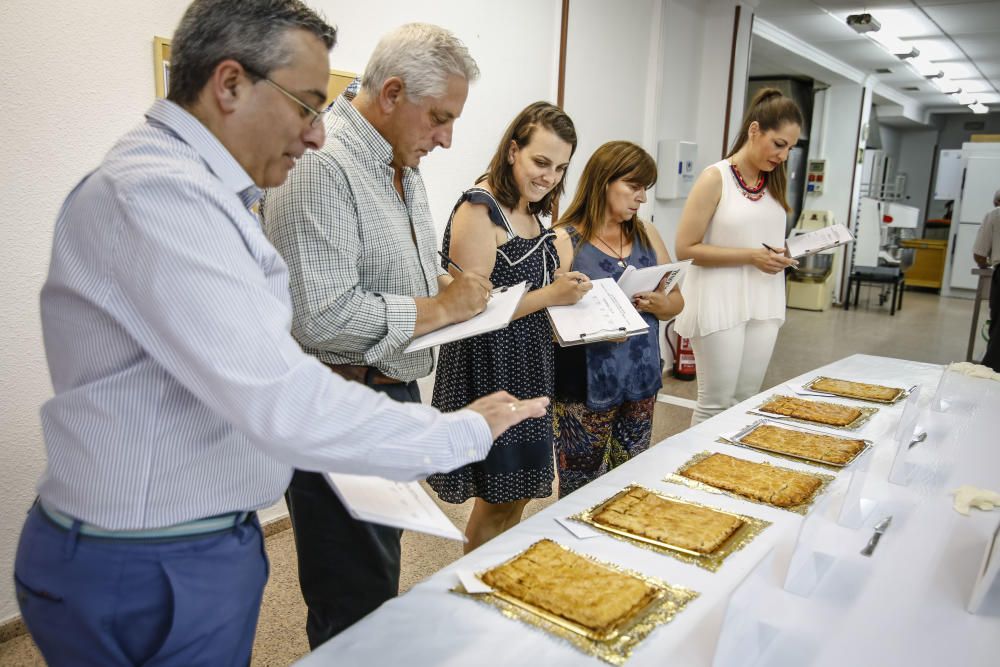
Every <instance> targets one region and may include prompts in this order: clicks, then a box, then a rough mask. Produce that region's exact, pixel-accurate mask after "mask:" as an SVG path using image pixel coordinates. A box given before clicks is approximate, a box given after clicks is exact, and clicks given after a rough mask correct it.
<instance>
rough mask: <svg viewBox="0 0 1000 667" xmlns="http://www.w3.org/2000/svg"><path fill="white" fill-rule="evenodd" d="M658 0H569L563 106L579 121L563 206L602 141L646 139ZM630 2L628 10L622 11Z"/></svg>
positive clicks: (561, 205)
mask: <svg viewBox="0 0 1000 667" xmlns="http://www.w3.org/2000/svg"><path fill="white" fill-rule="evenodd" d="M657 4H658V3H657V1H656V0H631V1H630V2H628V3H627V4H625V3H622V4H616V3H608V2H606V1H605V0H573V1H572V2H570V7H569V30H568V34H569V37H568V39H567V42H566V88H565V100H564V104H563V107H564V108H565V109H566V112H567V113H568V114H569V115H570V117H571V118H572V119H573V124H574V125H575V126H576V134H577V148H576V155H575V156H574V158H573V162H572V164H571V165H570V168H569V174H568V177H567V181H566V194H565V195H564V196H563V200H562V202H561V203H560V209H561V210H562V211H565V210H566V208H567V207H568V206H569V202H570V201H572V199H573V194H574V193H575V192H576V184H577V180H578V179H579V177H580V174H581V173H582V172H583V167H584V165H585V164H587V160H588V159H589V158H590V156H591V155H592V154H593V152H594V151H595V150H597V148H598V147H600V146H601V144H604V143H605V142H608V141H612V140H618V139H620V140H625V141H632V142H635V143H637V144H640V145H641V144H643V138H644V137H643V134H644V123H645V115H646V114H645V111H646V102H647V95H648V83H649V80H650V77H649V56H650V44H651V31H650V24H649V20H650V16H652V15H653V14H654V13H655V12H656V11H657V9H658V8H657V7H656V5H657ZM626 7H627V8H628V11H622V9H623V8H626ZM645 148H646V150H649V146H645ZM654 155H655V152H654Z"/></svg>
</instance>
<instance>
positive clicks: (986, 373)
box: [945, 361, 1000, 382]
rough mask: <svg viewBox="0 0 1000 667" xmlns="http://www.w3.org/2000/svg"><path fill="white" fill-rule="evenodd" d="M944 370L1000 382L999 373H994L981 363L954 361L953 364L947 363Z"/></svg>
mask: <svg viewBox="0 0 1000 667" xmlns="http://www.w3.org/2000/svg"><path fill="white" fill-rule="evenodd" d="M945 370H946V371H953V372H955V373H961V374H962V375H968V376H969V377H974V378H983V379H984V380H996V381H997V382H1000V373H996V372H994V371H993V369H991V368H989V367H988V366H983V365H982V364H973V363H970V362H968V361H956V362H955V363H953V364H948V368H947V369H945Z"/></svg>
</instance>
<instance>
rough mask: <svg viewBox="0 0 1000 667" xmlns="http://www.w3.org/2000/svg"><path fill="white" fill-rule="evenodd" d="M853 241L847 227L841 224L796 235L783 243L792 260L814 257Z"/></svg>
mask: <svg viewBox="0 0 1000 667" xmlns="http://www.w3.org/2000/svg"><path fill="white" fill-rule="evenodd" d="M853 240H854V237H853V236H851V232H850V231H848V229H847V227H845V226H844V225H841V224H836V225H830V226H829V227H823V228H821V229H817V230H816V231H812V232H806V233H805V234H796V235H794V236H792V237H791V238H789V239H788V240H787V241H785V249H786V250H787V251H788V256H789V257H792V258H794V259H798V258H799V257H805V256H807V255H815V254H816V253H818V252H823V251H824V250H830V249H831V248H836V247H838V246H842V245H847V244H848V243H850V242H851V241H853Z"/></svg>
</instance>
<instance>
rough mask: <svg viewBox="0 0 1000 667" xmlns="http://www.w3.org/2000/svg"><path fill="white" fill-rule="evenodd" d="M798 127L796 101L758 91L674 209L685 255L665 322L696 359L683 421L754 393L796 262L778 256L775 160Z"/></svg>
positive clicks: (779, 201) (781, 211)
mask: <svg viewBox="0 0 1000 667" xmlns="http://www.w3.org/2000/svg"><path fill="white" fill-rule="evenodd" d="M801 127H802V112H801V111H800V110H799V108H798V106H797V105H796V104H795V102H793V101H792V100H791V99H789V98H787V97H784V96H782V94H781V93H780V92H779V91H777V90H775V89H773V88H765V89H763V90H761V91H760V92H758V93H757V95H756V96H755V97H754V99H753V101H752V102H751V103H750V108H749V109H748V111H747V114H746V117H745V118H744V119H743V125H742V127H741V128H740V133H739V136H737V138H736V141H735V143H734V145H733V148H732V150H731V151H730V152H729V155H728V156H726V158H725V159H724V160H721V161H720V162H717V163H715V164H713V165H711V166H710V167H708V168H707V169H705V171H703V172H702V174H701V176H699V177H698V180H697V181H696V182H695V184H694V187H693V188H692V189H691V195H690V196H689V197H688V201H687V204H686V205H685V207H684V212H683V213H682V214H681V221H680V226H679V227H678V230H677V243H676V248H677V257H678V259H682V260H683V259H692V260H694V263H693V265H692V266H691V268H690V270H689V271H688V274H687V277H686V278H685V281H684V284H683V286H682V288H681V290H682V294H683V295H684V310H683V311H682V312H681V314H680V315H679V316H678V318H677V321H676V323H675V325H674V326H675V328H676V330H677V333H678V334H680V335H681V336H684V337H686V338H690V339H691V346H692V348H693V349H694V356H695V362H696V363H697V365H698V405H697V407H696V408H695V410H694V415H693V416H692V418H691V424H692V425H694V424H697V423H699V422H702V421H704V420H705V419H708V418H709V417H711V416H713V415H715V414H718V413H719V412H722V411H723V410H725V409H726V408H729V407H731V406H733V405H736V404H737V403H739V402H740V401H743V400H745V399H747V398H749V397H750V396H753V395H754V394H756V393H757V392H758V391H760V385H761V383H762V382H763V380H764V373H765V371H766V370H767V365H768V362H769V361H770V360H771V352H772V351H773V349H774V341H775V339H776V338H777V336H778V329H779V328H780V327H781V324H782V322H784V321H785V277H784V270H785V268H786V267H788V266H793V265H795V264H796V262H795V260H793V259H789V258H787V257H786V256H785V254H784V245H785V220H786V213H787V211H788V203H787V202H786V200H785V188H786V186H787V176H786V173H785V165H784V163H785V160H787V159H788V152H789V150H791V148H792V147H793V146H794V145H795V144H796V142H798V140H799V133H800V130H801ZM769 248H770V249H769ZM772 249H773V250H772Z"/></svg>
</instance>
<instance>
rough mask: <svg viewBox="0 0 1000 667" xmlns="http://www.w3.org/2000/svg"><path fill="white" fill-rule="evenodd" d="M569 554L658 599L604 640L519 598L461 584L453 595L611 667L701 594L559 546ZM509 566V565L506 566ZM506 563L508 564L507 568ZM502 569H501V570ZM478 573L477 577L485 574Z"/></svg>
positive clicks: (611, 632)
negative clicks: (635, 582) (634, 582)
mask: <svg viewBox="0 0 1000 667" xmlns="http://www.w3.org/2000/svg"><path fill="white" fill-rule="evenodd" d="M559 546H560V547H562V548H563V549H566V551H569V552H570V553H574V554H576V555H578V556H581V557H583V558H586V559H588V560H590V561H591V562H594V563H596V564H598V565H600V566H602V567H606V568H608V569H609V570H613V571H615V572H619V573H621V574H625V575H628V576H631V577H635V578H637V579H640V580H642V581H643V582H645V583H646V584H648V585H650V586H652V587H653V588H655V589H657V594H656V597H655V598H653V600H652V601H651V602H649V603H648V604H647V605H646V606H645V607H644V608H642V609H640V610H639V611H638V612H636V613H635V614H633V616H632V617H631V618H630V619H628V620H626V621H625V622H624V623H623V624H621V625H620V626H619V627H617V628H615V629H613V630H611V631H610V632H609V633H607V634H606V636H603V637H602V636H600V635H599V634H597V633H595V632H594V631H592V630H591V629H590V628H586V627H583V626H581V625H579V624H577V623H574V622H572V621H569V620H567V619H565V618H562V617H561V616H557V615H555V614H552V613H550V612H548V611H546V610H544V609H540V608H538V607H536V606H534V605H532V604H530V603H527V602H524V601H523V600H520V599H518V598H515V597H513V596H510V595H507V594H505V593H501V592H498V591H491V592H489V593H466V592H465V589H464V588H462V586H461V584H459V585H458V586H456V587H455V588H452V589H451V592H452V593H455V594H457V595H461V596H463V597H468V598H472V599H474V600H477V601H479V602H482V603H484V604H488V605H490V606H491V607H494V608H496V609H498V610H500V613H502V614H503V615H504V616H506V617H507V618H511V619H514V620H517V621H521V622H522V623H525V624H528V625H531V626H534V627H536V628H539V629H541V630H544V631H545V632H547V633H549V634H550V635H553V636H555V637H558V638H560V639H562V640H564V641H566V642H568V643H570V644H572V645H573V646H575V647H576V648H577V649H579V650H580V651H582V652H583V653H586V654H587V655H590V656H593V657H595V658H599V659H601V660H603V661H604V662H606V663H608V664H611V665H623V664H625V661H626V660H628V658H629V656H630V655H632V651H633V650H634V649H635V647H636V646H637V645H638V644H639V642H641V641H642V640H643V639H645V638H646V637H647V636H648V635H649V633H651V632H652V631H653V630H655V629H656V628H657V627H659V626H660V625H666V624H667V623H669V622H670V621H672V620H673V618H674V616H676V615H677V614H678V613H679V612H680V611H681V610H682V609H683V608H684V606H685V605H687V604H688V603H689V602H691V600H694V599H695V598H696V597H698V595H699V594H698V593H697V592H695V591H692V590H690V589H687V588H683V587H681V586H673V585H671V584H668V583H666V582H665V581H663V580H661V579H656V578H654V577H647V576H645V575H643V574H641V573H639V572H635V571H633V570H628V569H625V568H623V567H621V566H619V565H615V564H614V563H608V562H605V561H601V560H598V559H596V558H594V557H592V556H588V555H586V554H579V553H577V552H575V551H573V550H572V549H567V548H566V547H564V546H562V545H561V544H560V545H559ZM523 553H524V552H521V553H519V554H517V555H515V556H514V557H512V558H510V559H508V560H507V561H506V562H510V561H512V560H514V559H515V558H517V557H518V556H520V555H521V554H523ZM506 562H505V563H506ZM505 563H504V564H505ZM497 567H499V565H498V566H497ZM484 573H485V571H483V572H478V573H477V576H481V575H482V574H484Z"/></svg>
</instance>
